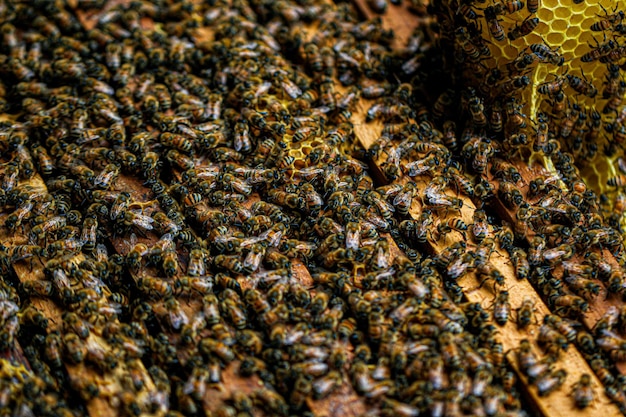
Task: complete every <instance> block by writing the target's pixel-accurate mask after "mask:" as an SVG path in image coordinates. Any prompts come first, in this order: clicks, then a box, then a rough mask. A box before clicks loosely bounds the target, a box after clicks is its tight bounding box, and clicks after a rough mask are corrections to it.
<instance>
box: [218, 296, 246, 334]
mask: <svg viewBox="0 0 626 417" xmlns="http://www.w3.org/2000/svg"><path fill="white" fill-rule="evenodd" d="M220 309H221V310H222V311H223V312H224V314H225V316H227V317H228V318H229V319H230V321H231V322H232V323H233V325H234V326H235V328H237V329H240V330H241V329H243V328H245V327H246V325H247V323H248V318H247V316H246V313H245V311H244V310H243V306H240V305H239V304H238V303H237V302H235V301H233V300H224V301H222V302H221V303H220Z"/></svg>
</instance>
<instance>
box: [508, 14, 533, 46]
mask: <svg viewBox="0 0 626 417" xmlns="http://www.w3.org/2000/svg"><path fill="white" fill-rule="evenodd" d="M538 25H539V18H538V17H533V18H530V16H529V17H527V18H526V19H524V21H523V22H522V24H521V25H515V27H514V28H513V29H511V30H510V31H509V33H508V34H507V36H508V38H509V39H510V40H511V41H514V40H517V39H519V38H522V37H524V36H526V35H528V34H529V33H531V32H532V31H533V30H535V28H536V27H537V26H538Z"/></svg>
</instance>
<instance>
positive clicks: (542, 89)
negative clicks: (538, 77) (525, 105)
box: [537, 76, 566, 113]
mask: <svg viewBox="0 0 626 417" xmlns="http://www.w3.org/2000/svg"><path fill="white" fill-rule="evenodd" d="M565 80H566V78H565V77H558V76H556V77H555V79H554V80H553V81H549V82H545V83H543V84H540V85H539V87H537V91H538V92H539V94H544V95H552V96H555V95H557V94H559V93H561V88H562V87H563V84H565ZM559 102H561V101H559ZM562 102H563V103H564V100H563V101H562ZM555 113H556V112H555Z"/></svg>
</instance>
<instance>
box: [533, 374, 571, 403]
mask: <svg viewBox="0 0 626 417" xmlns="http://www.w3.org/2000/svg"><path fill="white" fill-rule="evenodd" d="M566 377H567V371H565V370H564V369H559V370H557V371H554V372H551V373H549V374H546V375H543V376H542V377H540V378H539V379H537V381H536V382H535V385H536V386H537V393H538V394H539V396H540V397H543V396H546V395H548V394H550V393H552V392H553V391H555V390H557V389H559V388H560V387H561V385H563V383H564V382H565V379H566Z"/></svg>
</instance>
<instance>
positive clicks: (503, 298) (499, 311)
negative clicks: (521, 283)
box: [493, 291, 519, 326]
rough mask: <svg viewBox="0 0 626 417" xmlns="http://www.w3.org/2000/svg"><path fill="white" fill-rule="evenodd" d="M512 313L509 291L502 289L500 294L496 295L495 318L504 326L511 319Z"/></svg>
mask: <svg viewBox="0 0 626 417" xmlns="http://www.w3.org/2000/svg"><path fill="white" fill-rule="evenodd" d="M518 314H519V312H518ZM510 315H511V303H509V292H508V291H500V292H499V293H498V295H496V300H495V301H494V304H493V319H494V321H495V322H496V323H497V324H499V325H500V326H504V325H505V324H506V323H507V322H508V321H509V316H510Z"/></svg>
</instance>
